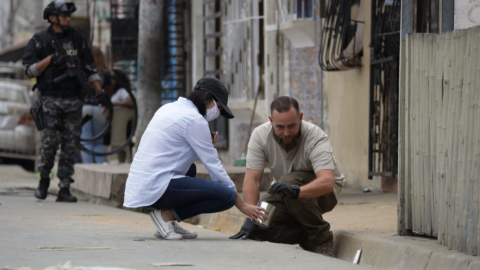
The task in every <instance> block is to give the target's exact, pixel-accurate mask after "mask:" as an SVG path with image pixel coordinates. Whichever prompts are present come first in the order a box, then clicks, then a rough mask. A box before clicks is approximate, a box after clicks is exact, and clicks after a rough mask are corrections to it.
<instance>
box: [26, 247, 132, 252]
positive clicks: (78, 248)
mask: <svg viewBox="0 0 480 270" xmlns="http://www.w3.org/2000/svg"><path fill="white" fill-rule="evenodd" d="M100 249H114V250H134V249H133V248H115V247H38V248H29V249H28V250H37V251H39V250H40V251H44V250H46V251H72V250H100Z"/></svg>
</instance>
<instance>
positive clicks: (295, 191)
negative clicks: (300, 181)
mask: <svg viewBox="0 0 480 270" xmlns="http://www.w3.org/2000/svg"><path fill="white" fill-rule="evenodd" d="M267 193H268V194H270V195H275V194H278V195H280V196H282V197H287V198H290V199H298V195H299V194H300V187H299V186H288V185H287V183H285V182H283V181H280V182H277V183H275V184H273V185H271V186H270V187H269V188H268V190H267Z"/></svg>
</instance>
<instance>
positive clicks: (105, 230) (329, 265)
mask: <svg viewBox="0 0 480 270" xmlns="http://www.w3.org/2000/svg"><path fill="white" fill-rule="evenodd" d="M36 185H37V179H35V177H34V176H32V175H30V174H28V173H25V172H22V171H21V170H19V169H18V168H13V169H12V168H8V167H4V166H0V238H1V239H0V243H1V245H0V269H20V268H22V269H45V268H47V267H54V268H49V269H73V268H72V267H71V266H68V265H67V266H65V267H55V266H58V265H65V264H66V263H67V262H68V261H70V262H71V263H72V264H73V265H75V266H84V267H89V268H87V269H95V268H93V267H117V268H118V267H121V268H128V269H154V268H155V266H154V265H157V267H158V266H162V264H163V266H162V267H167V266H166V265H165V264H167V265H168V264H171V263H179V264H186V265H189V266H185V267H184V268H185V269H255V270H261V269H289V270H291V269H300V268H302V269H369V268H367V267H365V266H359V265H353V264H352V263H349V262H346V261H342V260H339V259H332V258H328V257H325V256H322V255H319V254H315V253H311V252H306V251H304V250H302V249H301V248H299V247H296V246H292V245H281V244H272V243H267V242H256V241H243V240H229V239H228V236H229V235H228V234H225V233H221V232H215V231H211V230H206V229H202V228H198V227H197V226H194V225H190V224H182V225H183V226H184V227H186V228H187V229H190V230H196V231H197V232H198V233H199V237H198V238H197V239H194V240H181V241H166V240H160V239H157V238H155V237H154V236H153V232H154V230H155V227H154V225H153V223H152V222H151V220H150V217H149V216H148V215H146V214H141V213H136V212H133V211H126V210H121V209H117V208H113V207H108V206H103V205H95V204H90V203H85V202H78V203H75V204H68V203H56V202H55V196H54V195H52V194H50V195H49V196H48V197H47V200H45V201H38V200H36V199H35V198H34V197H33V190H32V189H27V188H25V187H30V188H31V187H35V186H36ZM53 185H54V184H52V187H53ZM169 267H174V266H169ZM76 269H78V268H76ZM82 269H85V268H82Z"/></svg>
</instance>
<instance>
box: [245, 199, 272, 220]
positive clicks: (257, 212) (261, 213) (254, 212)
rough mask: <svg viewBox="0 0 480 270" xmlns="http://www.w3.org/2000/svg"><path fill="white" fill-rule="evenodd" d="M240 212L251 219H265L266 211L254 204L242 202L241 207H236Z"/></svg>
mask: <svg viewBox="0 0 480 270" xmlns="http://www.w3.org/2000/svg"><path fill="white" fill-rule="evenodd" d="M238 210H240V211H241V212H242V213H244V214H245V215H246V216H247V217H248V218H252V219H257V220H258V219H260V220H262V221H266V220H267V219H268V218H267V214H268V211H267V210H265V209H264V208H262V207H258V206H256V205H251V204H247V203H245V204H243V205H242V206H241V207H239V208H238Z"/></svg>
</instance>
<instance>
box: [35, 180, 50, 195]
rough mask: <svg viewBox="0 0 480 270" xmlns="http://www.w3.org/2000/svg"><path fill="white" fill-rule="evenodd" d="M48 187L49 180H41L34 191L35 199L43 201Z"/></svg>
mask: <svg viewBox="0 0 480 270" xmlns="http://www.w3.org/2000/svg"><path fill="white" fill-rule="evenodd" d="M49 186H50V178H41V179H40V183H39V184H38V188H37V189H36V190H35V198H37V199H39V200H45V198H47V194H48V187H49Z"/></svg>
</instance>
